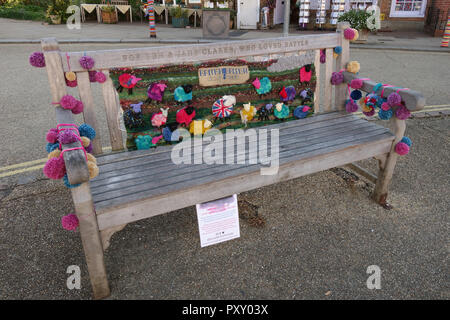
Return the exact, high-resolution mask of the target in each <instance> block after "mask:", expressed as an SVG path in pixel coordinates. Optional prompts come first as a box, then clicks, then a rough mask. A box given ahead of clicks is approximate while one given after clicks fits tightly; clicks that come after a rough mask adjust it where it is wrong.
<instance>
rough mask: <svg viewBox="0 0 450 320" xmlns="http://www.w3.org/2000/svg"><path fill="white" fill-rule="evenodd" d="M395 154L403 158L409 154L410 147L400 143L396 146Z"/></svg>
mask: <svg viewBox="0 0 450 320" xmlns="http://www.w3.org/2000/svg"><path fill="white" fill-rule="evenodd" d="M395 152H397V153H398V154H399V155H401V156H404V155H405V154H408V153H409V146H408V145H407V144H406V143H404V142H399V143H397V144H396V145H395Z"/></svg>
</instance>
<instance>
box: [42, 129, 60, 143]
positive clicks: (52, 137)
mask: <svg viewBox="0 0 450 320" xmlns="http://www.w3.org/2000/svg"><path fill="white" fill-rule="evenodd" d="M45 139H46V140H47V142H50V143H55V142H56V141H57V140H58V130H56V129H55V128H51V129H50V130H48V131H47V134H46V135H45Z"/></svg>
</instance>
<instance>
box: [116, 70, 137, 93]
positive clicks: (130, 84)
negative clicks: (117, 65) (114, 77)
mask: <svg viewBox="0 0 450 320" xmlns="http://www.w3.org/2000/svg"><path fill="white" fill-rule="evenodd" d="M140 80H142V78H137V77H136V76H134V75H131V74H129V73H123V74H121V75H120V76H119V86H118V87H117V92H119V93H120V92H122V91H123V88H127V89H128V94H133V88H134V87H135V86H136V84H137V83H138V82H139V81H140Z"/></svg>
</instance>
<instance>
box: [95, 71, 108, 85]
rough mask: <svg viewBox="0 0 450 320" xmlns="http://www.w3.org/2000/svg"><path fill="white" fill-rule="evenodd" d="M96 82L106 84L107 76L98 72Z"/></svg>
mask: <svg viewBox="0 0 450 320" xmlns="http://www.w3.org/2000/svg"><path fill="white" fill-rule="evenodd" d="M95 81H97V82H98V83H103V82H105V81H106V75H105V74H104V73H103V72H101V71H98V72H97V73H96V74H95Z"/></svg>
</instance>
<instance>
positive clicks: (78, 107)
mask: <svg viewBox="0 0 450 320" xmlns="http://www.w3.org/2000/svg"><path fill="white" fill-rule="evenodd" d="M83 110H84V104H83V102H81V101H78V103H77V105H76V107H75V108H73V109H72V113H73V114H79V113H82V112H83Z"/></svg>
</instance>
